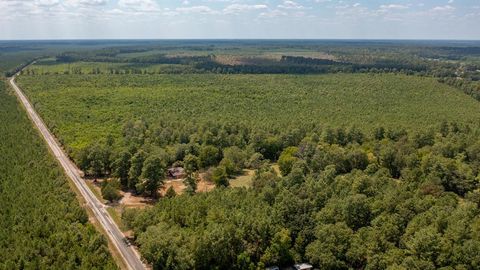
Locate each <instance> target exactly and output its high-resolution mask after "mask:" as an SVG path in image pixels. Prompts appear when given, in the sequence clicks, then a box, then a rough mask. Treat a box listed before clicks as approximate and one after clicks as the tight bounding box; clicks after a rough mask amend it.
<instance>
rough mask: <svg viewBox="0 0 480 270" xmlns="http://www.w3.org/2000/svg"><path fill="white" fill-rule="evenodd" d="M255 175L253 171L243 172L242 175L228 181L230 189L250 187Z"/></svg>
mask: <svg viewBox="0 0 480 270" xmlns="http://www.w3.org/2000/svg"><path fill="white" fill-rule="evenodd" d="M254 175H255V170H243V174H242V175H239V176H237V177H235V178H234V179H232V180H230V186H231V187H246V188H249V187H251V186H252V179H253V176H254Z"/></svg>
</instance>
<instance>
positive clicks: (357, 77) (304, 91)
mask: <svg viewBox="0 0 480 270" xmlns="http://www.w3.org/2000/svg"><path fill="white" fill-rule="evenodd" d="M18 81H19V83H20V85H21V86H22V87H23V88H24V89H25V91H27V93H28V95H29V97H30V98H31V100H32V101H33V102H34V104H35V106H36V108H37V110H38V111H39V112H40V114H41V115H42V116H43V118H44V119H45V120H46V121H47V123H48V125H49V126H50V128H51V129H52V130H53V131H54V133H56V134H57V135H58V136H59V138H60V139H61V140H62V141H63V142H64V143H65V144H66V145H67V146H68V147H71V149H73V150H74V151H78V150H79V149H81V148H83V147H85V146H87V145H88V144H90V143H92V142H94V141H98V140H101V139H103V138H105V137H106V136H107V135H109V134H112V135H113V136H114V137H115V138H117V137H120V134H121V131H122V126H123V125H124V124H125V122H126V121H128V120H136V119H141V118H143V119H145V120H146V121H147V122H148V123H149V124H150V125H158V124H160V123H162V124H163V125H166V126H170V127H174V128H179V129H180V130H179V131H180V132H182V131H183V132H188V131H187V130H185V129H184V130H182V127H181V126H182V125H183V124H185V123H189V124H188V125H187V126H192V125H201V124H205V123H207V122H216V123H236V124H243V125H245V126H247V127H249V128H250V129H252V130H262V131H267V132H275V131H278V130H287V129H289V130H292V129H295V128H307V129H308V128H309V127H312V125H316V126H320V127H328V126H334V127H338V126H347V127H348V126H352V125H355V126H357V127H358V128H360V129H362V130H364V131H367V132H369V131H371V130H372V129H373V128H375V127H378V126H384V127H387V128H399V127H402V128H407V129H418V128H425V127H428V126H430V125H435V124H439V123H440V122H441V121H444V120H446V121H462V122H469V121H478V119H479V118H480V104H479V103H478V102H477V101H475V100H474V99H472V98H470V97H468V96H467V95H464V94H463V93H460V92H459V91H457V90H455V89H453V88H451V87H449V86H446V85H443V84H440V83H438V82H436V81H435V80H433V79H430V78H421V77H415V76H405V75H393V74H382V75H378V74H353V75H352V74H335V75H298V76H296V75H217V74H202V75H194V74H190V75H122V76H117V75H30V76H28V75H24V76H21V77H19V79H18ZM187 135H190V134H187Z"/></svg>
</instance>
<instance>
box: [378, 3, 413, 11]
mask: <svg viewBox="0 0 480 270" xmlns="http://www.w3.org/2000/svg"><path fill="white" fill-rule="evenodd" d="M380 9H384V10H386V9H408V6H406V5H398V4H390V5H381V6H380Z"/></svg>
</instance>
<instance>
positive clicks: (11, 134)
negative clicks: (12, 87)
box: [0, 81, 116, 269]
mask: <svg viewBox="0 0 480 270" xmlns="http://www.w3.org/2000/svg"><path fill="white" fill-rule="evenodd" d="M4 86H5V84H4V81H0V108H1V109H0V122H1V123H2V128H1V129H0V150H1V151H0V152H1V153H2V154H1V155H2V157H1V160H2V161H1V162H0V205H1V207H0V269H21V268H26V269H75V268H85V269H92V268H95V269H116V266H115V264H114V262H113V260H112V258H111V256H110V254H109V251H108V248H107V241H106V240H105V239H104V237H103V236H102V235H101V234H100V233H98V232H97V231H96V230H95V228H94V227H93V226H92V225H91V224H89V223H88V216H87V214H86V212H85V210H84V209H82V208H81V207H80V205H79V202H78V201H77V200H76V198H75V195H74V193H73V192H72V191H71V190H70V188H69V185H68V182H67V180H66V177H65V175H64V174H63V172H62V170H61V169H60V168H59V166H58V164H57V163H56V162H55V160H54V159H53V157H52V156H51V154H50V153H49V152H48V150H47V148H46V146H45V145H44V142H43V141H42V140H41V139H40V137H39V135H38V133H37V131H36V130H35V129H33V127H32V126H31V123H30V120H29V119H28V118H27V116H26V114H25V113H24V111H23V109H22V108H21V107H20V106H19V104H18V103H17V102H16V98H15V96H14V95H13V94H12V93H10V92H7V91H6V90H5V87H4Z"/></svg>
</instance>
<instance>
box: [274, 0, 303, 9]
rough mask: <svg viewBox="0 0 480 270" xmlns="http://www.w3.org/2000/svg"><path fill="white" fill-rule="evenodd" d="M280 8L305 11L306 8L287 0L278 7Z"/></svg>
mask: <svg viewBox="0 0 480 270" xmlns="http://www.w3.org/2000/svg"><path fill="white" fill-rule="evenodd" d="M278 7H279V8H283V9H303V8H304V6H302V5H300V4H299V3H297V2H294V1H290V0H285V1H283V3H282V4H281V5H278Z"/></svg>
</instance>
